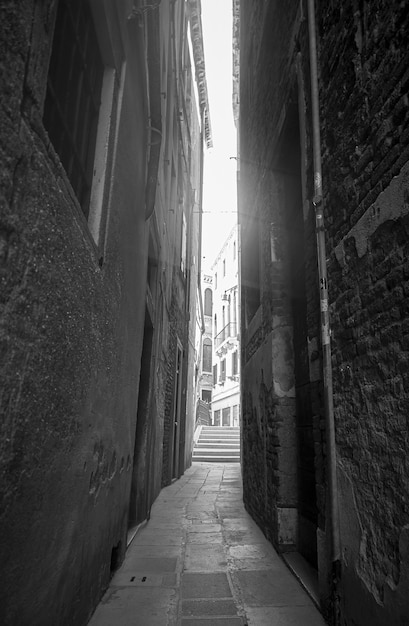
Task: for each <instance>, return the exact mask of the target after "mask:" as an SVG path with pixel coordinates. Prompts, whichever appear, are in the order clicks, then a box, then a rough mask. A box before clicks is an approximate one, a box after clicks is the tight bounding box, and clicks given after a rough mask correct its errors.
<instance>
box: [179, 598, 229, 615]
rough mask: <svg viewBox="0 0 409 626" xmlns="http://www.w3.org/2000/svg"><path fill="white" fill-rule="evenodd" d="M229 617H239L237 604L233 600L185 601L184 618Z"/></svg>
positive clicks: (183, 605) (183, 604)
mask: <svg viewBox="0 0 409 626" xmlns="http://www.w3.org/2000/svg"><path fill="white" fill-rule="evenodd" d="M186 615H187V616H191V617H209V618H210V617H221V616H223V617H229V616H231V615H234V616H237V607H236V603H235V602H234V601H233V600H184V601H183V602H182V617H184V616H186Z"/></svg>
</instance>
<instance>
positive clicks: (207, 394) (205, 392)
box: [202, 389, 212, 404]
mask: <svg viewBox="0 0 409 626" xmlns="http://www.w3.org/2000/svg"><path fill="white" fill-rule="evenodd" d="M202 400H203V402H207V403H208V404H210V402H211V401H212V392H211V391H210V390H209V389H202Z"/></svg>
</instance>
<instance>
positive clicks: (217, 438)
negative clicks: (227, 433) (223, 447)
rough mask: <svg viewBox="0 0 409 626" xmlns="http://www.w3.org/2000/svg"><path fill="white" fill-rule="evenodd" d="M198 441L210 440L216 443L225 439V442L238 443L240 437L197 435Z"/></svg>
mask: <svg viewBox="0 0 409 626" xmlns="http://www.w3.org/2000/svg"><path fill="white" fill-rule="evenodd" d="M199 440H200V441H210V442H211V443H217V442H219V441H225V442H226V443H233V444H240V437H207V436H206V437H204V436H201V437H199Z"/></svg>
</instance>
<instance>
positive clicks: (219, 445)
mask: <svg viewBox="0 0 409 626" xmlns="http://www.w3.org/2000/svg"><path fill="white" fill-rule="evenodd" d="M192 460H193V461H196V462H202V463H239V462H240V429H239V428H236V427H230V426H202V429H201V432H200V437H199V439H198V441H197V442H196V445H195V448H194V450H193V457H192Z"/></svg>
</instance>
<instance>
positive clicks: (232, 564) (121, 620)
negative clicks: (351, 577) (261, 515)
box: [89, 463, 325, 626]
mask: <svg viewBox="0 0 409 626" xmlns="http://www.w3.org/2000/svg"><path fill="white" fill-rule="evenodd" d="M114 624H115V626H168V625H169V626H170V625H172V626H173V625H175V626H176V625H179V624H180V626H211V625H214V626H245V625H248V626H272V625H274V626H324V625H325V622H324V620H323V618H322V617H321V614H320V613H319V611H318V610H317V608H316V607H315V606H314V603H313V601H312V600H311V598H310V596H309V595H308V594H307V593H306V591H305V590H304V589H303V588H302V586H301V584H300V583H299V582H298V581H297V579H296V578H295V576H294V575H293V574H292V573H291V572H290V571H289V569H288V568H287V566H286V565H285V563H284V561H283V560H282V559H281V557H280V556H279V555H278V554H277V553H276V551H275V550H274V548H273V547H272V545H271V544H270V542H269V541H267V539H266V538H265V537H264V535H263V533H262V532H261V531H260V529H259V528H258V527H257V525H256V524H255V522H254V521H253V520H252V519H251V517H250V515H248V513H247V512H246V511H245V509H244V506H243V500H242V482H241V473H240V464H239V463H226V464H224V463H194V464H193V465H192V466H191V467H190V468H189V469H188V470H187V471H186V472H185V474H184V476H182V478H180V479H179V480H178V481H175V482H174V483H172V484H171V485H169V486H168V487H165V488H164V489H162V491H161V493H160V495H159V497H158V498H157V500H156V502H155V503H154V504H153V507H152V510H151V516H150V519H149V521H148V522H147V523H146V524H145V526H144V527H143V528H141V529H140V530H139V532H138V533H137V534H136V536H135V538H134V539H133V541H132V543H131V545H130V547H129V548H128V551H127V553H126V557H125V561H124V563H123V565H122V567H121V568H120V569H119V570H118V571H117V572H116V573H115V575H114V577H113V579H112V581H111V585H110V587H109V589H108V591H107V592H106V594H105V596H104V597H103V599H102V601H101V603H100V604H99V606H98V607H97V609H96V611H95V613H94V615H93V617H92V619H91V621H90V622H89V626H113V625H114Z"/></svg>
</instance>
